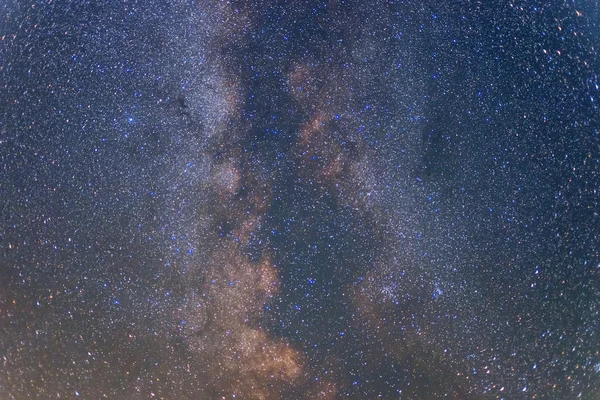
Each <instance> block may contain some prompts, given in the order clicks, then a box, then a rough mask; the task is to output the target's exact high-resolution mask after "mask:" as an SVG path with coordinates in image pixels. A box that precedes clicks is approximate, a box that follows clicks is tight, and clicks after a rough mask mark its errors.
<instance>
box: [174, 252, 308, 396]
mask: <svg viewBox="0 0 600 400" xmlns="http://www.w3.org/2000/svg"><path fill="white" fill-rule="evenodd" d="M197 272H198V273H203V274H204V282H203V283H202V284H201V285H200V286H199V287H198V288H197V290H192V291H190V293H189V294H190V296H189V301H188V304H187V307H186V308H185V310H184V312H183V316H184V317H185V318H187V319H186V326H185V329H184V335H185V337H186V338H187V341H188V346H189V352H190V353H191V354H192V356H193V358H194V359H195V360H197V362H198V363H199V364H200V365H202V367H201V368H200V369H201V370H203V371H204V372H205V373H206V374H207V376H209V377H210V381H209V383H208V386H209V390H208V393H211V394H212V395H213V396H216V397H215V398H220V397H223V398H225V397H227V398H231V396H232V395H236V397H238V398H243V399H277V398H281V393H282V392H283V391H284V390H286V389H287V388H288V387H289V386H290V385H291V384H292V383H294V381H295V380H296V379H297V378H298V377H299V376H300V375H301V372H302V360H301V356H300V354H299V353H298V351H296V350H294V349H293V348H292V347H291V346H290V345H289V344H287V343H286V342H285V341H283V340H279V339H275V338H272V337H271V336H270V335H269V334H268V333H267V332H265V331H264V330H263V329H262V328H261V326H260V322H259V321H260V314H261V312H262V309H263V306H264V305H265V303H267V302H268V301H269V299H270V298H271V297H273V296H274V294H275V293H276V292H277V290H278V277H277V271H276V270H275V268H274V266H273V264H272V263H271V261H270V260H269V259H268V258H267V257H264V258H263V259H261V260H260V261H259V262H256V263H253V262H250V261H249V260H248V259H247V258H246V256H244V255H243V254H242V253H241V252H240V249H239V247H238V246H237V245H235V244H234V243H231V242H230V243H222V247H221V248H219V249H215V251H214V252H213V253H212V254H211V255H210V256H209V257H208V259H207V261H206V265H202V266H198V271H197Z"/></svg>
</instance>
